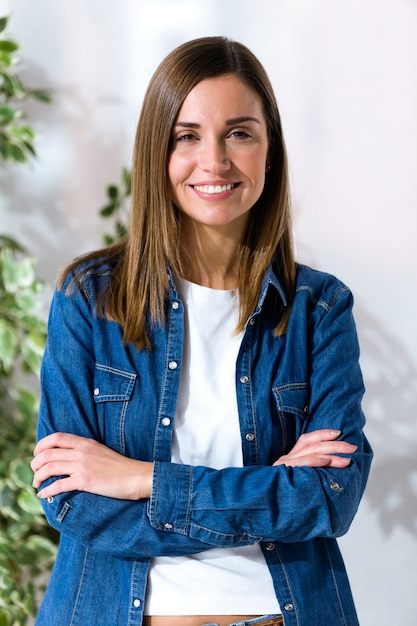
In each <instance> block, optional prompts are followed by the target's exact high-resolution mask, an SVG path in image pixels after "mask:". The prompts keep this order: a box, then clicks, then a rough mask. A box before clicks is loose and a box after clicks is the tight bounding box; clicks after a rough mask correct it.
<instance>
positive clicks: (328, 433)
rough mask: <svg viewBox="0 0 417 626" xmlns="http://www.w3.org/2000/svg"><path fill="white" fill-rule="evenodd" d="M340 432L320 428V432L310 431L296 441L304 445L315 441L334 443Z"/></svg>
mask: <svg viewBox="0 0 417 626" xmlns="http://www.w3.org/2000/svg"><path fill="white" fill-rule="evenodd" d="M341 434H342V432H341V431H340V430H335V429H332V428H321V429H320V430H312V431H311V432H308V433H304V434H302V435H301V436H300V438H299V439H298V441H302V442H305V443H314V442H317V441H334V440H335V439H337V438H338V437H340V435H341Z"/></svg>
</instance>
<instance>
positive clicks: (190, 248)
mask: <svg viewBox="0 0 417 626" xmlns="http://www.w3.org/2000/svg"><path fill="white" fill-rule="evenodd" d="M181 235H182V236H181V239H182V249H183V259H184V278H186V279H187V280H190V281H191V282H193V283H197V284H199V285H203V286H204V287H211V288H212V289H236V287H237V277H238V274H237V262H236V256H237V252H238V248H239V243H240V241H239V240H236V238H235V236H234V235H233V236H230V235H228V234H227V233H225V232H224V231H223V232H218V231H216V230H213V229H201V228H199V229H196V228H191V229H190V228H188V229H187V228H185V229H183V232H182V234H181Z"/></svg>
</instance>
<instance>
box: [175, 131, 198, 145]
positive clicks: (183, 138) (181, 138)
mask: <svg viewBox="0 0 417 626" xmlns="http://www.w3.org/2000/svg"><path fill="white" fill-rule="evenodd" d="M194 139H197V137H196V136H195V135H193V133H183V134H181V135H177V136H176V137H175V141H176V142H177V143H188V142H190V141H193V140H194Z"/></svg>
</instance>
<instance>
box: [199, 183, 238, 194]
mask: <svg viewBox="0 0 417 626" xmlns="http://www.w3.org/2000/svg"><path fill="white" fill-rule="evenodd" d="M233 187H234V184H229V185H194V189H197V191H199V192H200V193H223V192H224V191H230V190H231V189H233Z"/></svg>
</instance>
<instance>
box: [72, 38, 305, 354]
mask: <svg viewBox="0 0 417 626" xmlns="http://www.w3.org/2000/svg"><path fill="white" fill-rule="evenodd" d="M227 74H233V75H235V76H237V77H238V78H239V79H240V80H241V81H242V83H244V84H245V85H246V86H247V87H248V88H249V89H251V90H252V91H253V92H254V93H255V94H256V95H257V96H258V97H259V98H260V100H261V102H262V105H263V110H264V115H265V119H266V123H267V132H268V142H269V151H268V171H267V174H266V181H265V186H264V189H263V192H262V194H261V196H260V198H259V199H258V201H257V202H256V204H255V205H254V206H253V207H252V209H251V210H250V213H249V219H248V224H247V228H246V233H245V236H244V239H243V241H242V243H241V245H240V247H239V250H238V255H237V258H236V267H237V278H238V289H239V302H240V320H239V325H238V329H237V330H242V329H243V328H244V326H245V324H246V322H247V321H248V319H249V317H250V315H251V314H252V313H253V311H254V309H255V308H256V305H257V301H258V297H259V291H260V286H261V282H262V278H263V276H264V273H265V271H266V269H267V267H268V266H269V265H270V264H271V263H272V264H273V267H274V269H275V271H276V272H277V274H278V276H279V278H280V280H281V282H282V284H283V286H284V288H285V290H286V293H287V297H288V301H289V303H290V302H291V300H292V295H293V290H294V280H295V262H294V257H293V247H292V231H291V216H290V193H289V182H288V164H287V154H286V148H285V144H284V139H283V135H282V128H281V120H280V115H279V111H278V106H277V102H276V99H275V95H274V92H273V89H272V85H271V83H270V80H269V78H268V76H267V73H266V71H265V69H264V68H263V66H262V64H261V63H260V62H259V60H258V59H257V58H256V56H255V55H254V54H253V53H252V52H251V51H250V50H249V49H248V48H247V47H246V46H244V45H243V44H241V43H238V42H236V41H233V40H230V39H228V38H226V37H220V36H219V37H203V38H199V39H195V40H192V41H189V42H187V43H184V44H182V45H180V46H179V47H178V48H176V49H175V50H173V51H172V52H171V53H170V54H169V55H168V56H167V57H166V58H165V59H164V60H163V61H162V63H161V64H160V65H159V67H158V68H157V70H156V71H155V73H154V75H153V77H152V78H151V81H150V83H149V86H148V89H147V91H146V94H145V97H144V101H143V105H142V110H141V114H140V118H139V122H138V126H137V131H136V138H135V145H134V152H133V161H132V197H131V221H130V227H129V232H128V236H127V239H126V240H125V241H124V242H123V243H122V244H119V245H117V246H114V247H113V248H109V249H107V251H106V252H105V256H107V257H108V258H109V257H110V259H113V260H116V259H117V265H116V267H115V272H114V274H113V275H114V278H113V280H112V284H111V285H110V286H109V288H108V290H107V292H106V294H105V296H104V299H103V314H104V315H105V316H106V317H108V318H109V319H112V320H115V321H117V322H119V323H120V324H121V326H122V329H123V333H124V340H125V341H126V342H128V341H133V342H135V343H136V345H137V346H138V347H139V348H141V347H142V348H150V347H151V344H150V340H149V323H151V324H152V323H160V322H163V321H164V319H165V317H164V307H165V298H166V295H167V290H168V288H169V278H168V272H167V269H168V268H170V270H171V271H172V273H173V274H174V275H179V276H182V277H183V278H187V276H185V275H184V272H183V260H184V250H183V249H182V247H181V215H180V211H179V210H178V208H177V207H176V206H175V204H174V202H173V199H172V193H171V189H170V182H169V179H168V175H167V167H168V161H169V157H170V152H171V149H172V129H173V127H174V124H175V122H176V119H177V116H178V113H179V111H180V109H181V107H182V104H183V102H184V100H185V98H186V97H187V95H188V94H189V93H190V91H191V90H192V89H193V88H194V87H195V86H196V85H197V84H198V83H200V82H201V81H203V80H207V79H210V78H217V77H219V76H224V75H227ZM100 255H101V257H103V250H101V251H97V252H96V253H93V254H91V255H88V257H87V258H88V259H91V260H93V259H98V258H99V257H100ZM84 260H85V259H84ZM287 315H288V310H287ZM287 315H285V314H284V317H283V319H281V320H277V329H276V330H277V332H278V333H279V332H282V331H283V330H285V324H286V317H287Z"/></svg>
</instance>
